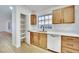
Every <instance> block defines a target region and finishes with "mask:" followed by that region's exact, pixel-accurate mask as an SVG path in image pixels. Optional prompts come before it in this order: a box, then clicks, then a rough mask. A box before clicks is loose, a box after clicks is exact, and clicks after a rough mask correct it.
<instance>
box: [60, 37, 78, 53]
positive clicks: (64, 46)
mask: <svg viewBox="0 0 79 59" xmlns="http://www.w3.org/2000/svg"><path fill="white" fill-rule="evenodd" d="M61 52H66V53H69V52H70V53H78V52H79V37H71V36H62V37H61Z"/></svg>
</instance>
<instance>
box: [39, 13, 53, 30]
mask: <svg viewBox="0 0 79 59" xmlns="http://www.w3.org/2000/svg"><path fill="white" fill-rule="evenodd" d="M38 23H39V28H42V25H43V26H44V28H46V29H51V28H52V15H51V14H49V15H43V16H39V17H38Z"/></svg>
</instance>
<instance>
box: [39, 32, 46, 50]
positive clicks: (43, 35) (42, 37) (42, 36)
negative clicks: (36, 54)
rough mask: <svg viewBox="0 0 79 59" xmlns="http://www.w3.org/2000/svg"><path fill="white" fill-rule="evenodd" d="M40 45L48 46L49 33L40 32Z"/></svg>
mask: <svg viewBox="0 0 79 59" xmlns="http://www.w3.org/2000/svg"><path fill="white" fill-rule="evenodd" d="M39 47H41V48H44V49H46V48H47V34H43V33H39Z"/></svg>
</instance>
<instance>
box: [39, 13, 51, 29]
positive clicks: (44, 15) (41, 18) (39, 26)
mask: <svg viewBox="0 0 79 59" xmlns="http://www.w3.org/2000/svg"><path fill="white" fill-rule="evenodd" d="M50 15H51V16H52V14H45V15H41V16H38V28H40V24H39V22H40V21H44V25H48V26H49V25H50V23H49V20H51V21H52V17H51V19H50V18H49V16H50ZM45 16H48V19H46V20H47V21H48V24H45ZM39 17H41V20H39ZM42 17H44V20H42ZM51 25H52V23H51ZM48 29H49V28H48Z"/></svg>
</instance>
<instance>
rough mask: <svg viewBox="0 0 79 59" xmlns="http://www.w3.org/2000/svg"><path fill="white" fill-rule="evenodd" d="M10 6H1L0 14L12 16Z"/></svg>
mask: <svg viewBox="0 0 79 59" xmlns="http://www.w3.org/2000/svg"><path fill="white" fill-rule="evenodd" d="M9 6H10V5H0V13H1V14H6V15H10V14H11V10H10V9H9Z"/></svg>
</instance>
